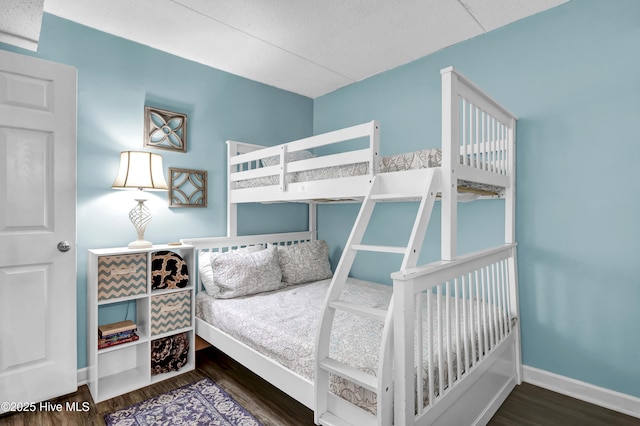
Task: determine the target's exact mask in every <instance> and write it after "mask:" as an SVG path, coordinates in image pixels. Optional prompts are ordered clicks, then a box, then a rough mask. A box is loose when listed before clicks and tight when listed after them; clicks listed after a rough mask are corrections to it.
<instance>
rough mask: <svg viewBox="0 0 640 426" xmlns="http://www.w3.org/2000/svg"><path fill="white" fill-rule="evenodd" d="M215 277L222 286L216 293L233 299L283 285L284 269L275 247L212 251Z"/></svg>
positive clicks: (219, 286)
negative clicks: (222, 251) (255, 249)
mask: <svg viewBox="0 0 640 426" xmlns="http://www.w3.org/2000/svg"><path fill="white" fill-rule="evenodd" d="M211 270H212V271H213V280H214V282H215V285H216V286H217V287H218V288H219V291H218V293H217V294H215V296H214V297H217V298H219V299H231V298H233V297H238V296H246V295H249V294H256V293H262V292H265V291H272V290H277V289H279V288H282V287H283V286H284V285H283V284H282V273H281V272H280V266H279V265H278V259H277V257H276V250H275V247H269V248H267V249H264V250H260V251H256V252H246V251H238V252H231V253H212V254H211Z"/></svg>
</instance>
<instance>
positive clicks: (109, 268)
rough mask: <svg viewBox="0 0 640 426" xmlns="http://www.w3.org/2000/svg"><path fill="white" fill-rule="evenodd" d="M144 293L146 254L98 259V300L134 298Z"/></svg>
mask: <svg viewBox="0 0 640 426" xmlns="http://www.w3.org/2000/svg"><path fill="white" fill-rule="evenodd" d="M146 292H147V254H146V253H133V254H123V255H119V256H100V257H99V259H98V300H108V299H116V298H119V297H128V296H135V295H136V294H144V293H146Z"/></svg>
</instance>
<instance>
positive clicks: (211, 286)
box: [198, 244, 265, 297]
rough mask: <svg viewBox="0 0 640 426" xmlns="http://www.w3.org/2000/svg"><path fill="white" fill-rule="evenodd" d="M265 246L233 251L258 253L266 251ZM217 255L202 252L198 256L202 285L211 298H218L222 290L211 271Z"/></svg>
mask: <svg viewBox="0 0 640 426" xmlns="http://www.w3.org/2000/svg"><path fill="white" fill-rule="evenodd" d="M264 248H265V247H264V245H262V244H257V245H255V246H247V247H242V248H239V249H237V250H233V252H239V251H244V252H256V251H259V250H264ZM213 254H216V253H212V252H208V251H201V252H199V254H198V272H199V275H200V281H202V285H204V289H205V290H206V291H207V293H208V294H209V295H210V296H214V297H215V296H216V295H217V294H218V292H219V291H220V288H219V287H218V286H217V285H216V283H215V281H214V279H213V269H211V255H213Z"/></svg>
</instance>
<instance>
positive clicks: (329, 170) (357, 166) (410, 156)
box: [234, 148, 502, 193]
mask: <svg viewBox="0 0 640 426" xmlns="http://www.w3.org/2000/svg"><path fill="white" fill-rule="evenodd" d="M305 152H306V151H305ZM312 157H313V154H309V155H307V156H300V157H299V158H292V159H290V160H289V162H292V161H296V160H302V159H306V158H312ZM275 164H278V161H277V160H276V161H275V163H273V164H272V163H271V162H270V163H269V164H267V165H275ZM440 166H442V151H441V150H440V149H437V148H433V149H423V150H420V151H414V152H406V153H402V154H396V155H389V156H385V157H382V158H381V159H380V164H379V169H378V170H379V172H380V173H389V172H400V171H405V170H416V169H426V168H432V167H440ZM368 172H369V163H367V162H361V163H352V164H344V165H340V166H331V167H323V168H320V169H313V170H303V171H299V172H293V173H287V176H286V180H287V183H297V182H310V181H316V180H324V179H337V178H344V177H352V176H361V175H366V174H367V173H368ZM279 179H280V178H279V176H277V175H273V176H265V177H261V178H255V179H245V180H241V181H237V182H235V185H234V189H243V188H257V187H262V186H269V185H278V184H279ZM458 186H460V187H463V188H468V189H471V190H478V191H481V192H488V193H498V192H500V191H501V190H502V188H500V187H497V186H493V185H484V184H481V183H476V182H469V181H463V180H459V181H458Z"/></svg>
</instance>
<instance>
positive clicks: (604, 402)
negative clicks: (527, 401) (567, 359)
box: [522, 365, 640, 418]
mask: <svg viewBox="0 0 640 426" xmlns="http://www.w3.org/2000/svg"><path fill="white" fill-rule="evenodd" d="M522 373H523V377H522V379H523V380H524V381H525V382H527V383H531V384H532V385H536V386H539V387H541V388H545V389H549V390H551V391H554V392H558V393H561V394H563V395H567V396H570V397H573V398H577V399H580V400H582V401H586V402H589V403H591V404H596V405H599V406H601V407H605V408H608V409H610V410H614V411H618V412H620V413H624V414H627V415H629V416H633V417H638V418H640V398H636V397H635V396H631V395H627V394H624V393H620V392H616V391H613V390H610V389H606V388H601V387H598V386H594V385H592V384H589V383H585V382H581V381H579V380H575V379H572V378H570V377H566V376H561V375H559V374H555V373H551V372H549V371H545V370H540V369H538V368H534V367H529V366H528V365H523V366H522Z"/></svg>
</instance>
